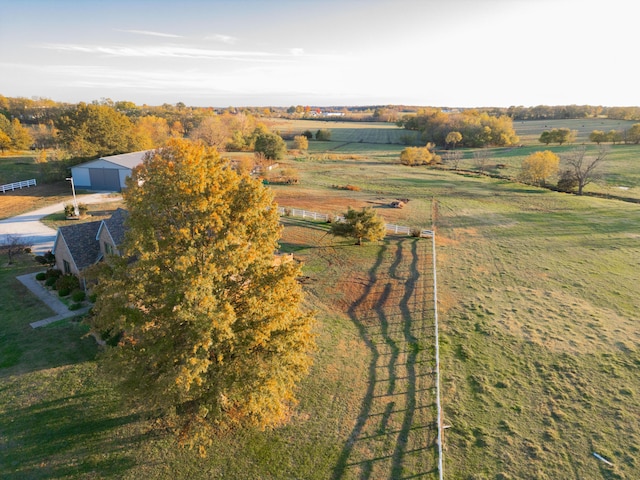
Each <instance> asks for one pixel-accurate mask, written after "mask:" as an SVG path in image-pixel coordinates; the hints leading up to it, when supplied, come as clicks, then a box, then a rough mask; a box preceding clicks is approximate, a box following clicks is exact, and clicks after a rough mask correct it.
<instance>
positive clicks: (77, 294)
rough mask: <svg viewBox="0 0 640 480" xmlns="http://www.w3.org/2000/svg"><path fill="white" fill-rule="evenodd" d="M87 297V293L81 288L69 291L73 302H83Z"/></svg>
mask: <svg viewBox="0 0 640 480" xmlns="http://www.w3.org/2000/svg"><path fill="white" fill-rule="evenodd" d="M85 298H87V294H86V293H85V292H84V291H83V290H74V291H73V292H71V300H73V301H74V302H83V301H84V299H85Z"/></svg>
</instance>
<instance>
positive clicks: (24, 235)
mask: <svg viewBox="0 0 640 480" xmlns="http://www.w3.org/2000/svg"><path fill="white" fill-rule="evenodd" d="M112 195H113V194H111V193H91V194H88V195H78V203H86V204H90V203H104V202H113V201H117V200H120V199H121V198H120V197H119V196H117V197H114V196H112ZM65 203H69V202H61V203H56V204H55V205H49V206H48V207H44V208H40V209H38V210H34V211H33V212H29V213H23V214H22V215H18V216H17V217H12V218H7V219H5V220H0V244H4V243H6V241H7V237H8V236H12V235H15V236H18V237H20V238H21V239H23V240H24V243H26V244H28V245H31V251H32V252H33V253H34V254H35V255H42V254H44V253H46V252H47V251H49V250H51V249H52V248H53V242H54V241H55V239H56V230H54V229H53V228H49V227H47V226H46V225H45V224H43V223H42V222H41V221H40V220H41V219H42V218H44V217H46V216H47V215H51V214H52V213H56V212H61V211H63V210H64V205H65Z"/></svg>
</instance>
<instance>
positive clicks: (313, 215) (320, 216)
mask: <svg viewBox="0 0 640 480" xmlns="http://www.w3.org/2000/svg"><path fill="white" fill-rule="evenodd" d="M278 213H279V214H280V215H287V216H291V217H302V218H303V219H305V218H309V219H311V220H320V221H321V222H327V221H328V220H329V215H327V214H326V213H318V212H309V211H307V210H301V209H299V208H288V207H278ZM334 219H335V221H336V222H342V221H344V217H342V216H340V215H336V216H335V217H334ZM385 226H386V227H387V231H389V232H393V233H396V234H398V233H399V234H404V235H411V228H410V227H405V226H403V225H395V224H392V223H386V224H385ZM420 236H421V237H433V231H431V230H420Z"/></svg>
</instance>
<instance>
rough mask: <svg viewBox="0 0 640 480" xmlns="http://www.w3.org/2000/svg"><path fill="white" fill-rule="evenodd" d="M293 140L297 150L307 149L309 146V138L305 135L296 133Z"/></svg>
mask: <svg viewBox="0 0 640 480" xmlns="http://www.w3.org/2000/svg"><path fill="white" fill-rule="evenodd" d="M293 142H294V143H295V145H296V148H297V149H298V150H307V149H308V148H309V139H308V138H307V137H306V136H305V135H296V136H295V137H293Z"/></svg>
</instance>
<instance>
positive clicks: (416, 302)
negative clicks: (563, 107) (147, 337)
mask: <svg viewBox="0 0 640 480" xmlns="http://www.w3.org/2000/svg"><path fill="white" fill-rule="evenodd" d="M558 122H559V121H558ZM549 123H551V122H547V124H548V125H549ZM563 125H566V124H563ZM563 125H561V124H560V123H558V124H557V125H555V126H554V127H551V125H549V127H551V128H557V127H560V126H563ZM585 125H586V124H585ZM329 126H331V127H332V128H336V129H337V128H338V126H339V125H338V124H333V123H331V124H330V125H327V126H326V127H327V128H329ZM568 126H569V125H568ZM360 127H362V129H363V130H366V127H364V126H358V127H355V126H352V127H350V128H353V130H356V129H359V128H360ZM516 127H518V125H516ZM314 128H315V127H314ZM318 128H325V127H318ZM394 128H395V127H394ZM518 128H520V127H518ZM535 128H539V126H538V127H535ZM535 128H534V127H533V126H532V127H531V132H533V133H531V135H535ZM569 128H575V127H571V126H569ZM594 128H598V127H593V128H591V127H586V126H585V129H588V131H591V130H592V129H594ZM610 128H615V127H607V129H610ZM310 129H311V128H310ZM599 129H604V128H599ZM312 131H313V130H312ZM585 131H586V130H585ZM344 135H345V136H344V138H341V137H340V134H338V133H336V132H334V134H333V135H332V141H331V142H312V145H313V149H310V150H311V152H310V154H309V155H299V156H298V157H297V158H290V159H288V160H286V161H285V162H283V163H285V164H291V165H292V166H295V167H296V168H297V169H298V170H299V171H300V174H301V183H300V184H299V185H296V186H273V187H272V188H273V190H274V192H275V195H276V197H277V199H278V202H279V203H280V204H281V205H284V206H290V207H298V208H306V209H308V210H313V211H318V212H324V213H339V212H341V211H344V209H346V206H347V205H351V206H354V207H360V206H372V207H374V208H375V209H376V211H377V212H379V213H380V214H381V215H383V216H384V217H385V219H386V220H387V221H388V222H390V223H398V224H403V225H409V226H420V227H430V226H431V223H432V221H435V224H436V228H437V230H436V231H437V244H438V267H439V269H438V279H439V292H438V293H439V296H438V298H439V308H440V325H441V329H442V332H441V342H442V343H441V362H442V370H443V373H442V374H443V404H444V412H445V419H444V423H445V425H447V426H450V428H448V429H446V430H445V462H444V463H445V478H456V479H458V478H460V479H469V480H481V479H487V480H488V479H519V478H536V479H578V478H579V479H583V478H584V479H587V478H588V479H599V478H603V479H629V480H631V479H635V478H640V461H639V460H637V458H638V453H639V452H640V377H639V376H638V375H637V372H638V368H639V367H640V333H639V332H640V331H639V329H638V324H637V322H638V320H637V312H638V310H639V309H640V301H639V300H638V295H637V281H638V274H637V272H638V268H639V267H640V243H639V239H640V215H639V213H640V206H638V205H637V204H632V203H626V202H621V201H614V200H606V199H598V198H592V197H577V196H573V195H567V194H560V193H556V192H552V191H548V190H544V189H539V188H534V187H529V186H525V185H520V184H517V183H512V182H509V181H507V180H500V179H491V178H487V177H480V176H476V175H473V174H465V175H459V174H455V173H452V172H448V171H441V170H434V169H427V168H408V167H402V166H400V165H398V164H397V163H395V161H396V159H397V152H398V151H399V150H398V148H401V147H399V146H398V145H393V144H387V143H385V141H386V140H387V139H388V136H387V134H386V133H385V134H382V133H381V134H380V136H379V137H378V139H379V140H380V142H376V141H374V140H375V137H374V136H373V135H374V134H373V133H367V134H366V135H369V136H368V137H367V136H363V137H362V138H368V139H369V140H368V141H369V142H370V143H365V142H362V143H360V142H359V141H358V139H357V137H349V135H352V133H348V132H345V133H344ZM336 137H337V138H338V140H336ZM349 138H352V139H351V140H350V141H349V142H348V143H346V142H344V139H349ZM320 144H322V145H323V146H321V145H320ZM358 146H359V147H361V148H360V149H358V148H357V147H358ZM540 147H543V146H542V145H540ZM538 148H539V146H538V145H532V146H527V145H525V146H524V147H522V149H520V151H519V149H511V150H509V149H501V150H499V151H498V150H496V151H495V156H496V158H498V155H502V157H500V158H501V161H500V163H506V162H508V161H510V162H513V165H516V164H517V163H518V162H519V160H518V159H519V157H520V156H522V155H524V154H525V153H526V152H527V151H529V150H527V149H531V150H533V149H538ZM552 148H556V147H552ZM637 151H638V150H636V149H635V147H630V146H620V147H616V148H615V149H614V152H613V153H612V159H615V163H614V162H612V164H611V166H610V167H608V170H607V177H605V179H607V178H609V179H611V178H613V177H612V175H617V176H618V178H617V180H616V182H618V184H620V185H625V186H627V185H629V186H633V185H635V184H634V183H633V182H635V181H637V180H634V178H637V175H638V169H636V168H634V158H635V153H634V152H637ZM616 156H617V158H616ZM496 163H498V162H496ZM613 166H615V169H614V168H613ZM513 168H515V167H513ZM346 184H351V185H357V186H358V187H359V188H360V189H361V190H360V191H348V190H341V189H338V188H335V187H336V186H340V185H346ZM603 185H605V184H603ZM599 188H604V186H603V187H599ZM634 188H637V187H634ZM397 198H404V199H409V202H408V203H407V206H406V207H405V208H403V209H393V208H389V206H388V204H389V202H390V201H391V200H393V199H397ZM434 203H435V206H436V208H435V209H434V208H433V205H434ZM432 213H434V216H432ZM326 233H327V226H326V225H322V224H313V223H309V222H302V221H300V220H297V219H294V218H289V219H285V230H284V236H283V239H282V249H283V250H285V251H290V252H294V253H295V255H296V256H297V257H298V258H300V259H301V260H304V261H305V267H304V275H305V277H304V278H303V279H302V281H303V282H304V285H305V290H306V292H307V300H306V303H307V305H308V306H309V307H310V308H315V309H316V310H317V312H318V326H317V332H318V345H319V349H318V352H317V353H316V357H315V364H314V367H313V370H312V372H311V375H310V376H309V377H308V378H307V379H306V380H305V381H304V382H303V383H302V385H301V386H300V392H299V398H300V404H299V407H298V411H297V414H296V416H295V418H293V419H292V422H291V424H290V425H288V426H286V427H284V428H282V429H279V430H275V431H268V432H258V431H242V432H238V433H237V434H235V435H233V436H229V437H225V438H220V439H216V443H215V448H214V449H213V450H212V451H211V452H210V453H209V456H208V457H207V458H205V459H202V458H200V457H198V456H197V455H196V454H195V453H194V452H190V451H187V450H183V449H180V448H177V447H176V445H175V443H174V441H173V439H172V437H171V436H170V435H167V434H164V433H163V432H158V431H155V430H154V429H153V428H152V427H153V425H154V422H153V417H152V416H151V413H152V412H138V411H130V410H128V409H127V408H125V407H123V406H122V405H121V403H120V399H119V398H117V396H116V395H115V393H114V392H113V391H112V390H111V389H110V388H109V381H108V377H106V376H105V375H104V374H103V373H102V372H99V371H98V370H97V367H96V363H95V355H96V353H97V350H96V348H95V346H94V345H93V344H92V342H91V341H90V339H87V338H84V337H83V336H84V333H85V332H84V330H83V328H82V326H81V325H78V324H73V323H70V322H62V323H59V324H54V325H52V326H51V327H49V328H47V329H44V330H37V331H34V330H31V329H30V328H29V327H28V323H29V322H30V321H34V320H38V319H40V318H45V317H46V316H48V315H49V314H50V313H49V312H48V311H46V309H45V308H44V307H42V306H41V305H40V304H39V303H38V302H37V301H35V299H33V298H31V297H30V295H29V294H28V293H26V292H25V291H24V289H23V288H22V287H21V285H19V284H17V282H16V281H15V280H14V277H15V275H16V274H19V273H21V272H26V271H29V269H30V268H32V267H30V264H24V265H22V266H14V267H11V268H8V267H5V268H4V269H3V270H2V271H1V272H0V282H1V285H0V292H1V293H0V301H1V302H0V303H1V304H2V305H3V307H2V319H3V327H2V333H1V334H0V335H1V336H0V341H1V342H2V343H0V352H1V353H2V355H1V356H0V359H5V358H8V359H9V360H7V361H2V360H0V362H1V363H0V367H1V368H0V377H2V385H3V387H2V390H1V392H2V393H0V453H1V454H0V477H2V478H15V479H17V478H104V477H116V478H136V477H137V478H140V477H143V478H166V477H167V476H170V477H172V478H273V479H280V478H282V479H290V478H305V479H307V478H311V479H312V478H317V479H325V478H334V479H338V478H344V479H352V478H353V479H355V478H369V479H378V478H436V474H435V471H434V466H435V461H436V459H435V449H434V430H433V418H434V417H433V413H434V412H433V390H432V387H433V378H432V376H431V375H432V374H431V368H432V363H431V362H432V348H433V345H432V342H431V339H430V337H429V327H428V325H429V323H430V321H431V318H430V317H429V315H428V314H427V311H428V307H426V306H425V305H426V304H428V302H429V297H428V292H429V283H428V282H429V277H428V276H427V275H426V265H428V262H429V258H428V254H427V252H426V251H425V250H424V246H425V241H424V240H417V239H413V238H409V237H407V238H393V237H389V238H388V239H387V240H386V241H385V242H383V243H381V244H379V245H371V246H367V247H362V248H359V247H355V246H352V245H349V244H348V242H340V241H335V239H332V237H330V236H328V235H327V234H326ZM5 305H6V307H5ZM18 310H20V313H11V312H16V311H18ZM43 351H44V352H45V353H44V354H41V353H40V352H43ZM418 445H420V446H418ZM594 452H595V453H598V454H599V455H602V456H603V457H605V458H607V459H608V460H610V461H611V462H612V463H613V465H614V466H613V467H610V466H608V465H606V464H605V463H603V462H601V461H599V460H598V459H597V458H595V457H594V456H593V453H594Z"/></svg>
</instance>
